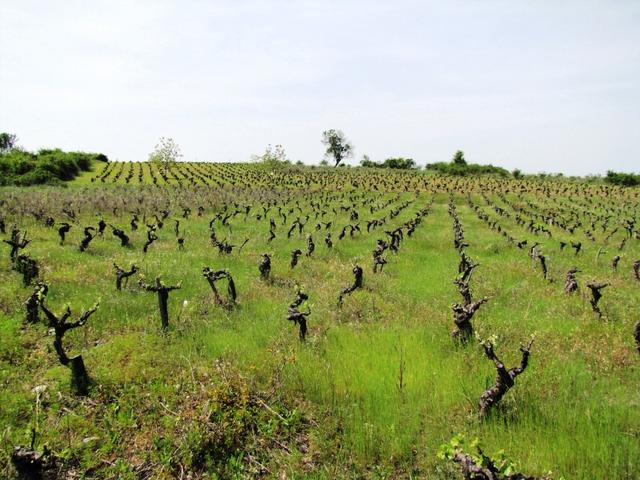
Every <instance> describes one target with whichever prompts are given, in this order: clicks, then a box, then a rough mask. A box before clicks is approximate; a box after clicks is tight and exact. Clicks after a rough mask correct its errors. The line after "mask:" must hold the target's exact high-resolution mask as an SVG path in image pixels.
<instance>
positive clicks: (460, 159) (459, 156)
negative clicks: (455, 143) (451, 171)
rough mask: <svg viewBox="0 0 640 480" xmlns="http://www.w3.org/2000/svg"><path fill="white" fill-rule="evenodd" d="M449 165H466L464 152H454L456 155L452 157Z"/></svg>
mask: <svg viewBox="0 0 640 480" xmlns="http://www.w3.org/2000/svg"><path fill="white" fill-rule="evenodd" d="M451 163H453V164H454V165H466V164H467V161H466V160H465V159H464V152H463V151H462V150H458V151H456V153H455V154H454V155H453V159H452V160H451Z"/></svg>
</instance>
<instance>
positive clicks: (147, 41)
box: [0, 0, 640, 174]
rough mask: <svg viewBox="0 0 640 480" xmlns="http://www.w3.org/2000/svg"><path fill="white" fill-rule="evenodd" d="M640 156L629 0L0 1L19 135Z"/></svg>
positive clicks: (433, 153) (319, 151) (524, 155)
mask: <svg viewBox="0 0 640 480" xmlns="http://www.w3.org/2000/svg"><path fill="white" fill-rule="evenodd" d="M329 128H337V129H341V130H343V131H344V132H345V134H346V135H347V137H348V138H349V139H350V140H351V142H352V143H353V144H354V146H355V156H354V158H353V159H352V160H351V161H350V163H353V164H356V163H358V162H359V161H360V159H361V158H362V155H363V154H368V155H369V156H370V157H371V158H372V159H374V160H382V159H384V158H387V157H389V156H405V157H412V158H414V159H415V160H416V162H417V163H419V164H422V165H423V164H425V163H428V162H434V161H449V160H450V159H451V157H452V155H453V153H454V152H455V150H457V149H461V150H464V151H465V154H466V158H467V160H468V161H470V162H477V163H494V164H496V165H500V166H503V167H505V168H507V169H510V170H511V169H513V168H520V169H522V170H524V171H526V172H533V173H535V172H540V171H547V172H564V173H566V174H587V173H604V172H606V170H607V169H614V170H622V171H636V172H637V171H640V1H638V0H633V1H624V0H610V1H599V2H596V1H589V0H582V1H546V0H539V1H533V0H532V1H515V0H508V1H490V0H487V1H480V0H478V1H444V0H443V1H440V2H435V1H400V0H398V1H393V2H391V1H389V2H386V1H384V2H382V1H374V0H368V1H349V0H343V1H329V0H324V1H311V0H298V1H257V0H247V1H244V0H235V1H214V0H211V1H204V0H202V1H181V2H179V1H149V2H146V1H139V0H130V1H114V0H109V1H95V0H92V1H71V0H64V1H29V0H13V1H12V0H0V131H8V132H12V133H15V134H17V135H18V137H19V139H20V142H19V143H20V144H21V145H22V146H24V147H25V148H27V149H37V148H40V147H61V148H63V149H67V150H87V151H99V152H103V153H105V154H107V155H108V156H109V157H110V158H111V159H113V160H145V159H146V158H147V156H148V154H149V152H150V151H151V150H152V149H153V147H154V145H155V144H156V142H157V140H158V138H159V137H160V136H168V137H172V138H174V139H175V140H176V142H177V143H178V144H179V145H180V146H181V148H182V151H183V153H184V160H198V161H213V162H218V161H247V160H249V158H250V157H251V155H252V154H259V153H262V152H263V151H264V149H265V147H266V145H267V144H277V143H280V144H282V145H284V148H285V150H286V151H287V153H288V156H289V157H290V158H291V159H292V160H294V161H295V160H302V161H303V162H305V163H316V164H317V163H318V162H319V161H320V160H321V159H322V156H323V146H322V144H321V143H320V138H321V134H322V131H323V130H326V129H329Z"/></svg>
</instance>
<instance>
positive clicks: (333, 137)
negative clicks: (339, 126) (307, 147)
mask: <svg viewBox="0 0 640 480" xmlns="http://www.w3.org/2000/svg"><path fill="white" fill-rule="evenodd" d="M322 143H323V145H326V146H327V150H326V152H325V156H327V157H333V161H334V162H336V163H335V165H334V167H337V166H338V165H340V163H341V162H342V160H344V159H345V158H350V157H352V156H353V145H351V143H349V140H347V137H345V135H344V133H342V131H341V130H335V129H333V128H332V129H331V130H325V131H324V132H322Z"/></svg>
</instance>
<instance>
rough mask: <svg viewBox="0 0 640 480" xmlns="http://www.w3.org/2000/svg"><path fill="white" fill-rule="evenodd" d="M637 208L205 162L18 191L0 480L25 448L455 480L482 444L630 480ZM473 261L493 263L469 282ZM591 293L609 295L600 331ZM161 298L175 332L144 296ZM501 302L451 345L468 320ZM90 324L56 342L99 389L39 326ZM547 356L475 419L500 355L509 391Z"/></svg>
mask: <svg viewBox="0 0 640 480" xmlns="http://www.w3.org/2000/svg"><path fill="white" fill-rule="evenodd" d="M639 196H640V190H638V189H633V188H627V189H623V188H620V187H616V186H610V185H587V184H580V183H561V182H542V181H533V180H506V179H499V178H466V177H465V178H451V177H443V176H438V175H434V174H431V173H424V172H405V171H385V170H382V169H377V170H373V169H347V168H312V167H284V168H280V169H275V170H274V169H268V168H265V167H264V166H261V165H256V164H249V165H243V164H206V163H180V164H175V165H170V166H168V167H167V168H166V169H165V168H163V167H162V166H159V165H157V164H150V163H105V164H104V165H99V166H98V167H97V168H95V169H94V170H93V171H91V172H85V173H82V174H81V175H79V176H78V177H76V178H75V180H73V181H71V182H68V188H58V187H32V188H16V187H4V188H1V189H0V220H2V223H1V225H2V226H3V228H4V231H3V232H2V238H3V239H5V240H7V241H9V243H11V242H13V243H14V244H15V243H17V244H21V243H24V242H23V240H25V239H26V240H28V243H27V244H26V245H25V246H24V248H20V247H17V248H15V250H16V255H15V258H14V259H11V258H10V251H11V246H10V245H8V244H7V243H3V244H2V245H3V248H2V251H1V252H0V284H1V285H2V287H0V328H1V329H2V331H3V335H1V336H0V382H1V384H2V388H1V389H0V404H1V405H3V408H2V409H0V423H1V424H2V425H3V428H2V431H3V442H2V449H1V452H0V472H2V476H3V477H10V476H12V475H15V470H14V468H13V466H12V463H11V456H12V452H13V448H14V447H15V446H18V445H20V446H23V447H27V448H28V447H30V444H31V443H33V449H34V450H36V451H38V452H42V451H43V449H45V447H46V448H48V449H49V450H50V451H51V454H50V456H49V458H51V459H55V465H54V466H50V469H49V472H55V474H58V475H63V474H64V475H67V477H68V478H80V476H82V475H85V478H104V479H107V478H132V479H133V478H194V479H195V478H326V479H333V478H371V479H373V478H376V479H377V478H407V479H408V478H427V479H451V478H462V476H461V474H460V467H459V466H458V465H457V464H455V463H454V462H451V461H448V460H445V459H442V458H440V457H439V456H438V450H439V448H440V447H441V445H442V444H446V443H448V442H449V441H450V440H451V438H453V437H454V436H455V435H457V434H464V435H465V436H466V438H467V439H468V440H469V441H471V440H473V439H474V438H478V439H479V440H480V442H481V443H482V445H483V447H484V451H485V452H487V453H488V454H490V455H493V454H495V453H496V452H498V451H500V450H504V452H505V454H506V455H507V456H508V458H510V459H512V460H514V462H515V463H516V464H517V471H519V472H524V473H527V474H529V475H539V476H543V475H545V476H546V475H548V472H552V473H551V477H552V478H555V479H559V478H561V477H564V478H566V479H594V478H607V479H630V478H637V476H638V473H639V472H640V460H639V459H640V442H638V435H640V410H639V409H638V408H636V407H637V405H638V402H639V401H640V393H639V391H638V384H639V381H640V370H639V368H638V366H639V364H640V356H639V355H638V350H637V348H638V347H637V346H636V343H635V339H634V336H633V335H634V328H636V323H637V322H638V321H639V320H640V318H639V316H638V311H639V307H640V297H639V295H638V291H639V290H638V289H639V288H640V278H638V277H637V275H638V273H634V262H636V261H638V260H640V230H638V220H639V218H638V209H637V205H638V198H639ZM101 221H103V222H104V223H101ZM14 224H15V230H14V235H13V240H12V239H11V238H12V234H11V233H12V225H14ZM64 224H67V225H68V226H69V227H70V228H69V229H68V230H66V231H65V233H64V239H63V240H62V238H61V235H60V233H59V232H60V229H61V228H62V230H63V231H64V230H65V228H66V227H65V226H64ZM101 225H102V227H101ZM86 227H93V230H92V229H89V230H87V229H86ZM101 229H102V231H100V230H101ZM122 234H124V236H126V237H128V242H123V235H122ZM309 238H310V239H311V241H309ZM327 238H329V239H330V241H328V240H327ZM87 239H88V240H87ZM83 241H84V243H83ZM123 243H128V244H129V245H128V246H123V245H122V244H123ZM329 243H331V246H329ZM310 245H313V246H312V247H311V246H310ZM81 246H82V247H83V248H82V249H81ZM297 249H299V250H300V253H299V254H298V255H296V257H297V259H296V260H297V263H295V265H293V266H292V252H293V251H295V250H297ZM143 250H146V252H145V251H143ZM310 250H311V252H310ZM375 251H377V253H375V254H374V252H375ZM264 254H268V256H269V258H270V270H269V271H268V273H267V274H265V271H267V269H266V265H265V263H264ZM19 255H23V257H24V258H22V259H18V256H19ZM616 256H619V259H618V260H617V261H615V262H614V263H615V268H614V267H613V266H612V262H613V260H614V257H616ZM376 258H377V259H378V261H377V266H376V267H375V269H376V272H375V273H374V271H373V270H374V265H375V264H376V263H375V259H376ZM465 258H466V261H468V262H471V264H473V263H478V266H476V267H470V266H469V264H467V265H466V268H467V278H465V276H464V275H461V273H463V272H461V270H464V269H465ZM541 258H542V259H544V260H541ZM30 261H32V262H30ZM33 262H35V266H36V267H37V272H36V271H34V267H33V265H34V263H33ZM134 265H135V267H136V269H135V271H133V272H132V274H131V276H130V277H129V278H128V281H126V279H125V280H123V283H122V285H121V290H117V289H116V278H117V274H118V267H120V268H121V269H122V271H131V270H130V269H131V268H132V266H134ZM259 265H261V268H259ZM543 265H544V268H546V270H547V271H546V273H543ZM356 266H359V267H361V268H362V274H363V277H362V278H363V284H362V286H359V285H358V282H357V278H355V277H357V274H356V275H355V276H354V270H357V269H355V267H356ZM205 267H209V268H210V269H211V272H210V273H211V274H210V275H203V268H205ZM572 267H577V269H578V272H577V273H576V274H575V279H576V282H577V285H578V286H579V289H578V290H577V291H575V292H573V293H566V292H565V289H566V287H567V282H566V277H567V272H568V271H569V270H570V269H571V268H572ZM636 268H640V262H638V263H637V267H636ZM225 270H226V272H225ZM122 271H121V273H122ZM471 271H472V272H473V273H472V274H471V273H470V272H471ZM214 272H216V274H215V275H214V274H213V273H214ZM636 272H637V271H636ZM204 273H205V274H206V273H207V272H206V271H205V272H204ZM31 274H33V275H31ZM229 275H230V276H231V281H232V285H233V286H232V287H229V284H230V279H229ZM29 277H33V278H29ZM156 277H159V278H160V279H161V281H162V282H163V283H161V284H159V287H158V285H157V284H155V279H156ZM456 279H457V280H458V282H459V283H458V284H454V280H456ZM39 280H41V281H42V282H44V283H45V284H46V286H47V291H46V292H45V291H43V290H42V286H41V285H40V286H39V285H38V284H37V282H38V281H39ZM464 280H467V286H468V287H469V289H470V290H469V292H465V289H464V286H461V284H460V282H461V281H462V282H463V283H464ZM590 281H594V282H603V283H607V284H610V285H609V286H607V287H605V288H603V289H602V290H601V292H602V295H603V296H602V298H601V300H600V301H599V303H597V305H596V309H595V310H594V308H592V305H591V304H590V298H591V290H590V288H588V287H587V283H588V282H590ZM212 285H213V287H212ZM167 286H169V287H179V288H176V289H174V290H172V291H170V292H168V326H167V327H166V328H163V326H162V322H161V320H162V318H161V313H160V312H159V307H158V304H159V300H158V295H157V292H154V291H150V290H151V289H154V288H155V289H158V288H160V289H162V288H164V287H167ZM349 287H352V288H349ZM299 292H303V293H305V294H306V295H307V296H308V299H306V300H305V299H304V298H303V297H301V296H298V294H299ZM341 292H343V294H342V295H341ZM234 293H235V294H236V295H237V296H236V298H235V300H234ZM464 295H469V296H471V297H472V298H471V300H472V302H466V301H465V299H464ZM341 296H342V300H341V304H340V301H339V298H340V297H341ZM29 297H32V305H33V304H34V303H35V305H36V306H35V311H36V312H37V313H36V315H37V316H38V320H37V321H29V319H27V318H26V313H27V310H26V306H25V300H27V299H28V298H29ZM483 298H486V303H484V304H482V305H481V306H479V307H478V308H477V311H475V314H472V319H471V323H472V326H473V332H472V333H470V335H469V336H468V337H464V333H465V332H466V330H465V329H464V326H463V328H462V329H461V330H462V334H458V335H457V337H456V338H457V339H458V340H455V339H453V338H452V335H451V333H452V331H453V330H455V329H456V325H455V324H454V310H452V304H454V303H458V304H459V305H458V308H461V307H465V306H467V307H468V305H467V304H468V303H473V302H476V301H479V300H481V299H483ZM296 300H297V302H296ZM96 303H99V306H97V309H96V310H95V312H93V313H92V314H90V316H89V317H88V318H87V319H86V323H84V324H83V325H81V326H77V328H73V329H70V330H68V331H66V332H65V333H64V335H63V336H62V337H61V338H62V341H61V345H62V350H63V352H64V353H65V355H67V356H68V360H69V359H73V358H75V356H77V355H82V359H83V363H84V365H85V367H86V371H87V373H88V377H89V378H90V383H89V385H88V387H87V389H86V391H84V392H83V391H82V390H83V389H82V388H79V387H82V385H81V384H79V383H78V382H77V381H76V383H75V385H72V383H71V382H70V379H71V377H72V376H71V368H70V366H69V365H71V364H68V365H64V363H63V362H62V361H61V360H62V357H61V354H60V347H59V346H58V347H54V339H55V335H54V333H53V331H52V329H51V326H52V324H51V319H49V320H47V317H46V314H45V313H46V312H45V309H48V310H49V311H50V312H51V313H52V314H53V315H54V317H57V318H58V319H60V318H61V317H62V315H63V313H64V312H65V310H66V308H67V306H68V307H69V308H70V310H71V315H70V318H69V322H74V321H76V320H78V319H79V318H80V317H81V315H82V314H83V312H91V311H92V309H93V307H94V305H95V304H96ZM38 304H41V305H43V306H44V309H43V308H42V306H38ZM598 311H599V313H598ZM307 312H309V313H308V314H307ZM458 313H459V310H458ZM302 314H304V315H302ZM458 318H459V317H458ZM30 320H35V319H34V318H33V317H32V318H31V319H30ZM304 322H306V326H307V328H308V331H307V332H306V335H305V336H304V341H301V338H300V335H301V331H302V329H301V324H302V323H304ZM460 325H461V324H459V325H458V327H460ZM458 329H459V330H460V328H458ZM532 337H534V338H535V340H534V342H533V344H532V345H531V348H530V354H528V355H529V356H528V363H527V364H526V365H525V367H526V368H525V369H524V371H522V373H521V374H520V375H519V376H518V377H517V380H516V381H515V385H514V386H513V387H512V388H510V389H509V390H508V391H506V392H505V394H504V396H503V397H502V398H501V399H499V401H497V402H496V404H495V405H492V406H490V407H488V408H486V411H485V414H484V415H481V414H480V412H479V406H478V403H479V401H480V399H481V396H482V395H483V393H484V392H485V391H486V390H487V389H488V388H489V387H491V386H492V385H493V384H494V382H495V381H496V373H497V369H496V365H495V364H494V362H493V361H491V360H490V359H489V358H487V355H488V353H487V350H486V349H485V348H487V349H488V348H489V342H490V343H491V345H493V352H494V353H495V354H496V355H497V357H499V359H500V360H502V361H503V362H504V364H505V365H506V367H507V368H512V367H516V366H518V365H520V364H521V362H522V359H523V352H522V351H521V350H520V348H521V346H526V345H527V344H528V343H529V342H530V340H531V339H532ZM480 340H484V341H485V346H484V347H483V345H481V344H480ZM76 373H77V372H76ZM80 383H81V382H80ZM187 475H189V477H188V476H187ZM505 478H506V477H505Z"/></svg>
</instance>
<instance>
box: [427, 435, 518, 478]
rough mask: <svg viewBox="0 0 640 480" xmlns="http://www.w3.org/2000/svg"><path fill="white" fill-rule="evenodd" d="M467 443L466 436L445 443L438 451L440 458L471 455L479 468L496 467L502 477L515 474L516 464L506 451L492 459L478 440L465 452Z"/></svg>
mask: <svg viewBox="0 0 640 480" xmlns="http://www.w3.org/2000/svg"><path fill="white" fill-rule="evenodd" d="M465 443H466V442H465V437H464V435H462V434H458V435H456V436H455V437H453V438H452V439H451V440H450V441H449V443H444V444H442V445H441V446H440V448H439V450H438V458H439V459H441V460H453V458H454V457H455V455H456V454H458V453H460V454H463V455H469V457H471V459H472V460H473V463H475V464H476V465H477V466H479V467H483V468H488V467H495V469H496V470H497V473H498V474H499V475H500V476H501V477H506V476H509V475H512V474H513V473H515V471H516V470H515V468H516V464H515V463H514V462H513V461H512V460H510V459H508V458H507V457H506V456H505V454H504V450H500V451H499V452H498V453H496V454H495V455H494V456H493V457H490V456H488V455H487V454H485V453H484V452H483V451H482V448H481V447H480V442H479V441H478V439H477V438H476V439H474V440H473V441H472V442H471V443H470V444H469V447H470V451H465ZM501 477H497V478H501Z"/></svg>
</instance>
